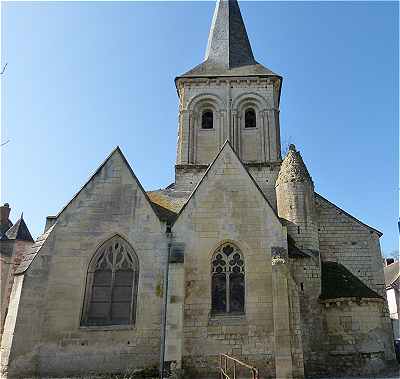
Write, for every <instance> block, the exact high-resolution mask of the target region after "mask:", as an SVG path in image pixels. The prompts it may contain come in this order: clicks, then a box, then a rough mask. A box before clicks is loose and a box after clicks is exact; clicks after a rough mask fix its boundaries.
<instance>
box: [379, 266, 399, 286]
mask: <svg viewBox="0 0 400 379" xmlns="http://www.w3.org/2000/svg"><path fill="white" fill-rule="evenodd" d="M383 273H384V275H385V285H386V288H388V287H393V286H397V288H398V289H400V288H399V283H400V281H399V278H400V264H399V261H396V262H394V263H392V264H390V265H387V266H385V267H384V268H383Z"/></svg>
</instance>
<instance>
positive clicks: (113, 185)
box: [56, 147, 157, 220]
mask: <svg viewBox="0 0 400 379" xmlns="http://www.w3.org/2000/svg"><path fill="white" fill-rule="evenodd" d="M131 190H132V191H131ZM136 192H137V193H138V194H139V197H140V198H141V199H143V201H144V202H145V203H146V204H147V205H148V207H150V208H151V210H152V213H153V215H154V216H155V217H157V213H156V210H155V209H154V208H153V206H152V202H151V201H150V199H149V198H148V196H147V193H146V192H145V190H144V189H143V187H142V185H141V183H140V182H139V180H138V179H137V177H136V175H135V174H134V172H133V170H132V168H131V167H130V165H129V163H128V161H127V160H126V158H125V156H124V155H123V153H122V151H121V149H120V148H119V147H116V148H115V149H114V150H113V151H112V152H111V154H110V155H109V156H108V157H107V158H106V160H105V161H104V162H103V163H102V164H101V165H100V167H99V168H98V169H97V170H96V171H95V173H94V174H93V175H92V176H91V177H90V178H89V180H88V181H87V182H86V183H85V184H84V185H83V187H82V188H81V189H80V190H79V191H78V192H77V193H76V194H75V195H74V197H73V198H72V199H71V200H70V201H69V202H68V204H67V205H66V206H65V207H64V208H63V209H62V210H61V211H60V212H59V213H58V214H57V216H56V219H57V220H59V219H60V217H62V216H64V215H65V214H66V213H69V211H70V210H72V209H74V211H77V210H79V209H81V208H82V209H83V210H84V208H85V207H87V206H89V204H90V203H93V201H95V200H96V198H97V200H98V201H100V202H102V203H103V204H102V208H103V214H102V213H101V207H100V209H98V210H97V212H98V215H97V216H98V217H99V220H101V218H103V217H104V215H105V214H108V213H110V214H118V213H120V212H124V208H125V209H127V207H126V203H125V206H123V202H124V201H125V202H126V201H128V202H131V201H135V199H134V194H136ZM99 195H100V196H99ZM101 195H103V199H102V198H101V197H102V196H101ZM118 200H121V202H119V201H118ZM85 203H86V204H85ZM115 207H117V209H116V208H115Z"/></svg>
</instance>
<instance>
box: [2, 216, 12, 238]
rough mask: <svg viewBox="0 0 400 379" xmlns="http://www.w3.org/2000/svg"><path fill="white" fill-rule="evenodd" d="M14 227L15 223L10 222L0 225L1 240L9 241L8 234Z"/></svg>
mask: <svg viewBox="0 0 400 379" xmlns="http://www.w3.org/2000/svg"><path fill="white" fill-rule="evenodd" d="M12 226H13V223H12V222H11V221H10V220H7V222H6V223H4V224H1V225H0V240H7V239H8V238H7V236H6V232H7V230H8V229H10V228H11V227H12Z"/></svg>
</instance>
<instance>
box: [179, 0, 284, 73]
mask: <svg viewBox="0 0 400 379" xmlns="http://www.w3.org/2000/svg"><path fill="white" fill-rule="evenodd" d="M215 76H274V77H277V78H279V79H281V77H280V76H279V75H277V74H275V73H274V72H272V71H271V70H270V69H268V68H266V67H264V66H263V65H261V64H259V63H258V62H257V61H256V60H255V59H254V55H253V51H252V49H251V45H250V41H249V37H248V36H247V32H246V27H245V25H244V22H243V18H242V15H241V12H240V8H239V4H238V2H237V1H236V0H218V1H217V4H216V6H215V11H214V16H213V19H212V24H211V29H210V34H209V37H208V44H207V49H206V54H205V58H204V62H203V63H201V64H200V65H198V66H196V67H195V68H193V69H191V70H189V71H188V72H186V73H185V74H183V75H181V76H180V77H215ZM178 78H179V77H178Z"/></svg>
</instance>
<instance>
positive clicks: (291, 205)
mask: <svg viewBox="0 0 400 379" xmlns="http://www.w3.org/2000/svg"><path fill="white" fill-rule="evenodd" d="M275 187H276V197H277V206H278V215H279V217H281V218H283V219H285V220H286V221H287V228H288V233H289V235H290V236H291V237H292V238H293V240H294V241H295V243H296V245H297V246H298V247H299V248H303V249H310V250H318V249H319V243H318V228H317V222H316V221H317V220H316V215H315V198H314V184H313V181H312V179H311V176H310V174H309V172H308V170H307V167H306V165H305V164H304V162H303V159H302V157H301V155H300V153H299V152H298V151H297V150H296V147H295V146H294V145H290V146H289V151H288V153H287V155H286V157H285V159H284V160H283V162H282V165H281V168H280V171H279V175H278V179H277V180H276V185H275Z"/></svg>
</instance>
